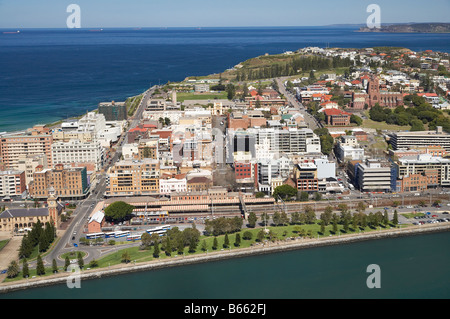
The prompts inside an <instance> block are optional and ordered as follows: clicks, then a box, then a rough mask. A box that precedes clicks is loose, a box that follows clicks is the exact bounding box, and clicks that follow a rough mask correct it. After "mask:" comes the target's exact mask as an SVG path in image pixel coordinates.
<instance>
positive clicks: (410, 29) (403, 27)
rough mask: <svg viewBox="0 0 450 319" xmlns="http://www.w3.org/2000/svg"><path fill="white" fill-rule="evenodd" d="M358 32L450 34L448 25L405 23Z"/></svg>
mask: <svg viewBox="0 0 450 319" xmlns="http://www.w3.org/2000/svg"><path fill="white" fill-rule="evenodd" d="M359 32H396V33H450V23H407V24H391V25H384V26H383V25H382V26H381V27H380V28H379V29H377V28H368V27H361V28H360V29H359Z"/></svg>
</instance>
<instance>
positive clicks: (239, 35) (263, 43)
mask: <svg viewBox="0 0 450 319" xmlns="http://www.w3.org/2000/svg"><path fill="white" fill-rule="evenodd" d="M356 30H357V28H355V27H265V28H264V27H257V28H256V27H255V28H251V27H246V28H200V29H198V28H163V29H158V28H142V29H139V30H135V29H131V28H130V29H103V31H100V32H92V31H90V30H88V29H22V30H20V31H21V32H20V33H16V34H11V33H3V31H11V30H0V70H1V72H0V132H2V131H16V130H24V129H26V128H28V127H31V126H33V125H35V124H46V123H49V122H53V121H58V120H61V119H65V118H68V117H72V116H78V115H82V114H83V113H85V112H87V111H90V110H93V109H96V108H97V105H98V103H100V102H103V101H111V100H115V101H123V100H125V99H126V98H127V97H129V96H134V95H137V94H140V93H142V92H143V91H145V90H146V89H147V88H149V87H150V86H152V85H155V84H164V83H167V82H168V81H181V80H183V79H184V78H186V77H187V76H195V75H197V76H199V75H208V74H212V73H220V72H222V71H223V70H226V69H228V68H231V67H233V66H235V65H236V64H238V63H239V62H242V61H244V60H246V59H249V58H252V57H255V56H259V55H263V54H265V53H269V54H277V53H282V52H284V51H293V50H297V49H299V48H303V47H307V46H318V47H326V46H329V47H343V48H362V47H373V46H401V47H407V48H409V49H411V50H416V51H420V50H426V49H431V50H436V51H444V52H450V34H411V33H399V34H391V33H359V32H355V31H356Z"/></svg>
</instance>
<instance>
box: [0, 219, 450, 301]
mask: <svg viewBox="0 0 450 319" xmlns="http://www.w3.org/2000/svg"><path fill="white" fill-rule="evenodd" d="M446 231H450V224H437V225H421V226H411V227H407V228H400V229H394V230H392V229H389V230H381V231H374V232H371V233H359V234H348V235H340V236H339V237H338V236H332V237H322V238H318V239H296V240H292V241H289V242H275V243H269V244H262V245H257V246H253V247H249V248H238V249H234V250H224V251H215V252H208V253H205V254H202V255H198V254H197V255H190V256H182V257H172V258H171V259H167V260H162V261H160V260H153V261H149V262H144V263H142V264H138V265H136V264H133V263H129V264H119V265H115V266H111V267H108V269H102V270H98V269H94V270H93V269H91V270H83V272H82V273H81V274H80V280H90V279H100V278H103V277H110V276H114V275H123V274H129V273H133V272H140V271H149V270H156V269H163V268H170V267H178V266H184V265H190V264H198V263H206V262H212V261H220V260H225V259H230V258H242V257H249V256H257V255H263V254H271V253H280V252H286V251H292V250H299V249H308V248H315V247H323V246H331V245H337V244H349V243H356V242H362V241H368V240H377V239H385V238H396V237H406V236H416V235H421V234H429V233H436V232H446ZM71 274H72V273H61V274H57V275H54V277H53V278H47V277H46V278H34V279H27V280H26V281H25V282H15V283H0V294H3V293H5V294H6V293H8V292H12V291H18V290H23V289H27V288H39V287H44V286H51V285H57V284H63V283H67V282H68V280H70V277H71ZM22 281H24V280H22Z"/></svg>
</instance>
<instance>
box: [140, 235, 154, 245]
mask: <svg viewBox="0 0 450 319" xmlns="http://www.w3.org/2000/svg"><path fill="white" fill-rule="evenodd" d="M151 244H152V237H151V236H150V234H149V233H147V232H145V233H143V234H142V236H141V246H142V248H143V249H148V247H150V245H151Z"/></svg>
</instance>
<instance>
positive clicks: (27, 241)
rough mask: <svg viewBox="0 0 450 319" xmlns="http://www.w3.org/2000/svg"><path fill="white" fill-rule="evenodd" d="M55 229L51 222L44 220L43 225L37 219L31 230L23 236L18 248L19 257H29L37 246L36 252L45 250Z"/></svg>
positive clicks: (51, 240)
mask: <svg viewBox="0 0 450 319" xmlns="http://www.w3.org/2000/svg"><path fill="white" fill-rule="evenodd" d="M55 237H56V229H55V226H54V224H53V222H46V223H45V227H44V225H43V224H42V223H41V221H40V220H38V221H37V222H36V223H35V224H34V225H33V227H32V228H31V231H30V232H28V233H27V234H25V235H24V236H23V239H22V243H21V245H20V248H19V258H29V257H30V256H31V254H32V252H33V250H34V249H35V248H36V246H38V247H39V248H38V252H45V251H47V249H48V248H49V247H50V244H51V243H52V242H53V241H54V240H55Z"/></svg>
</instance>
